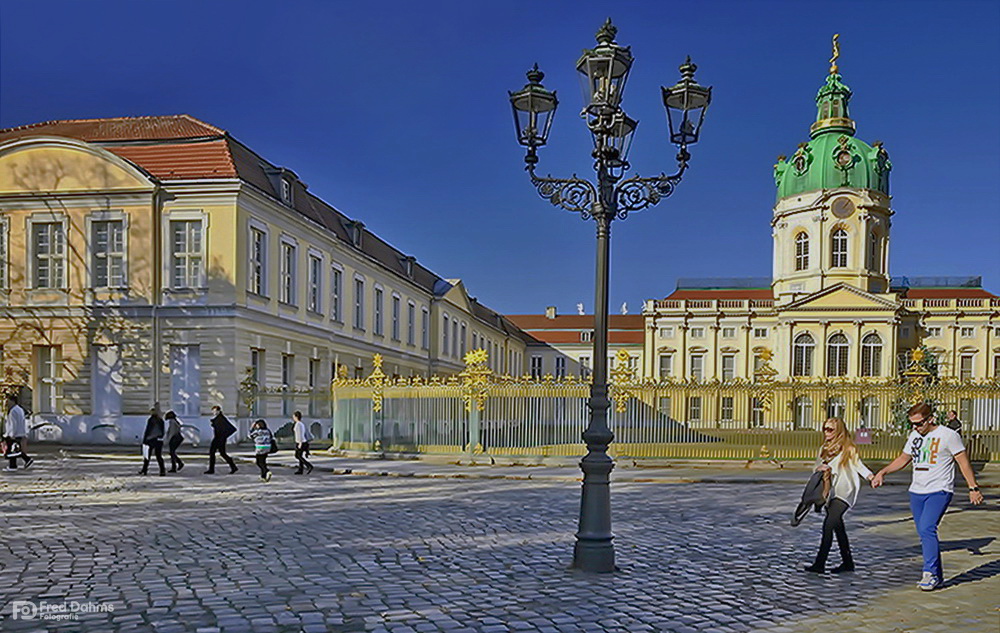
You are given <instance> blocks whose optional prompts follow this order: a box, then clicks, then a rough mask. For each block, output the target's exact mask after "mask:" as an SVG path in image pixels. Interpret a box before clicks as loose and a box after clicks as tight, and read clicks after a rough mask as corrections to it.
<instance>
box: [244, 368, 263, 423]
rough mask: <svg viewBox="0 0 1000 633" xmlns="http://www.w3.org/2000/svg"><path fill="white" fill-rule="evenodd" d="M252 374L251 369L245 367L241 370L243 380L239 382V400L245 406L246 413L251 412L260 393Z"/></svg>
mask: <svg viewBox="0 0 1000 633" xmlns="http://www.w3.org/2000/svg"><path fill="white" fill-rule="evenodd" d="M253 374H254V371H253V367H246V368H245V369H244V370H243V380H241V381H240V400H241V401H242V402H243V405H244V406H246V410H247V413H249V412H251V411H253V405H254V403H255V402H257V396H258V394H259V391H260V385H259V384H258V383H257V379H256V378H254V375H253Z"/></svg>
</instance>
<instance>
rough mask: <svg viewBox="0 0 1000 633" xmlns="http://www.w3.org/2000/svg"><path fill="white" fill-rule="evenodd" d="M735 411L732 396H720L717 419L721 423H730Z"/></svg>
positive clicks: (734, 402)
mask: <svg viewBox="0 0 1000 633" xmlns="http://www.w3.org/2000/svg"><path fill="white" fill-rule="evenodd" d="M735 409H736V399H735V398H734V397H733V396H722V397H721V398H719V419H720V420H721V421H723V422H732V421H733V418H734V411H735Z"/></svg>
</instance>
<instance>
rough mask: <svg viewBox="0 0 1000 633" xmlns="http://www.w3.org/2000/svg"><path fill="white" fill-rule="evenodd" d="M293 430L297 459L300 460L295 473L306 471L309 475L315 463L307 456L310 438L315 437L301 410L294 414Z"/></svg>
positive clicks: (299, 473)
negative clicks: (310, 461)
mask: <svg viewBox="0 0 1000 633" xmlns="http://www.w3.org/2000/svg"><path fill="white" fill-rule="evenodd" d="M292 432H293V433H295V459H297V460H299V467H298V469H297V470H296V471H295V474H296V475H301V474H302V473H303V472H305V474H307V475H308V474H309V473H311V472H312V469H313V465H312V464H310V463H309V461H308V460H307V459H306V456H307V455H308V454H309V440H311V439H312V438H313V437H312V433H310V432H309V428H308V427H306V423H305V422H303V421H302V412H301V411H296V412H295V413H293V414H292Z"/></svg>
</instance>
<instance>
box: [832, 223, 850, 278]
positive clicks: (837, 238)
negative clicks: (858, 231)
mask: <svg viewBox="0 0 1000 633" xmlns="http://www.w3.org/2000/svg"><path fill="white" fill-rule="evenodd" d="M832 243H833V250H832V251H830V267H831V268H847V231H845V230H844V229H837V230H836V231H834V232H833V240H832Z"/></svg>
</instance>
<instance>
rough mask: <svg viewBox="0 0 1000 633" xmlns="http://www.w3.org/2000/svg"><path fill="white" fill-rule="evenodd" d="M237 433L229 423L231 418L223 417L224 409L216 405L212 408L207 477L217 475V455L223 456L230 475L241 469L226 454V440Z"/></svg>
mask: <svg viewBox="0 0 1000 633" xmlns="http://www.w3.org/2000/svg"><path fill="white" fill-rule="evenodd" d="M235 432H236V427H235V426H233V423H232V422H230V421H229V418H227V417H226V416H224V415H222V407H220V406H219V405H215V406H214V407H212V446H211V447H210V448H209V449H208V470H206V471H205V474H206V475H214V474H215V454H216V453H219V455H222V459H224V460H226V463H227V464H229V474H230V475H231V474H233V473H235V472H236V471H237V470H239V468H237V467H236V462H234V461H233V458H232V457H230V456H229V453H227V452H226V440H227V439H229V436H230V435H232V434H233V433H235Z"/></svg>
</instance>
